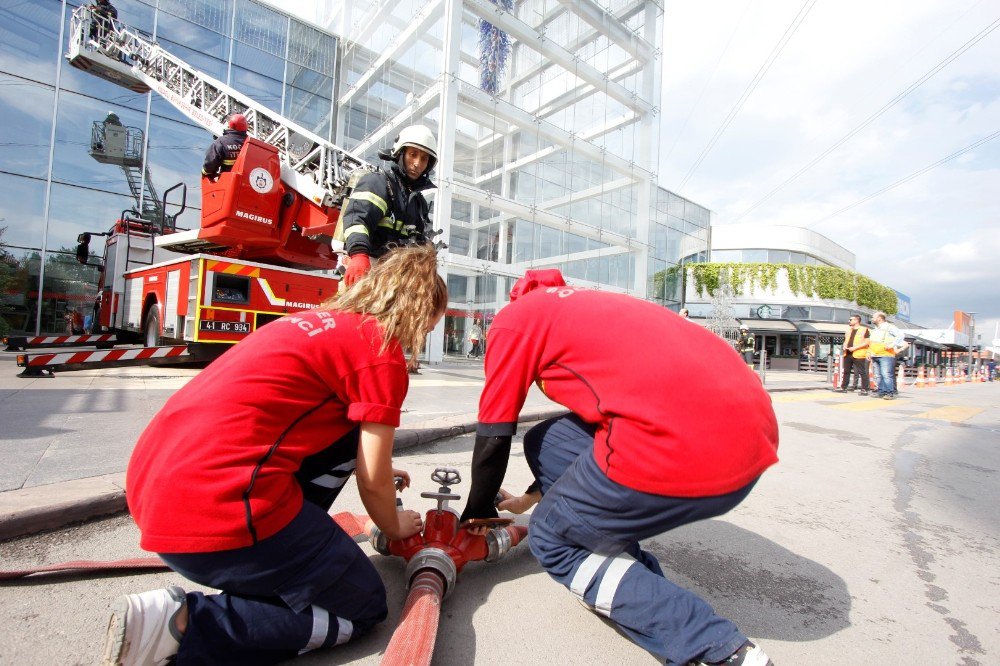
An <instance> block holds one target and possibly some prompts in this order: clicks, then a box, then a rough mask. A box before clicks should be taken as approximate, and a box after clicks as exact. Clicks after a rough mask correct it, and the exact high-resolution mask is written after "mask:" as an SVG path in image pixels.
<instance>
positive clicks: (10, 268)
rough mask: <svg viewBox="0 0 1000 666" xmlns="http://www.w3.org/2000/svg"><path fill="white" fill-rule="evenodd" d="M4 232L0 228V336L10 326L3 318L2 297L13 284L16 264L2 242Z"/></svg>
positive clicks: (5, 229) (7, 331) (4, 307)
mask: <svg viewBox="0 0 1000 666" xmlns="http://www.w3.org/2000/svg"><path fill="white" fill-rule="evenodd" d="M6 231H7V227H0V335H7V333H9V332H10V324H9V323H7V320H6V319H4V316H3V315H4V312H5V310H6V307H7V306H6V303H5V302H4V295H5V294H6V293H7V290H8V289H9V288H10V286H11V284H13V282H14V271H15V269H16V267H17V262H16V261H15V260H14V257H12V256H11V255H10V254H8V252H7V246H6V245H5V244H4V242H3V235H4V233H5V232H6Z"/></svg>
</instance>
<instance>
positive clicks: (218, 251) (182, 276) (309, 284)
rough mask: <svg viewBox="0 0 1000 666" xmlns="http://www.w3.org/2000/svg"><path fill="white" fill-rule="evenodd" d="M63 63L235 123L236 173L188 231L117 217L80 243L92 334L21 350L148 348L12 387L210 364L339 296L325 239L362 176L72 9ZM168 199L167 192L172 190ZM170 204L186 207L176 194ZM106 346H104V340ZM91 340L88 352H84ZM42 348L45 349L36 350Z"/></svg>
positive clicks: (200, 76)
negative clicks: (72, 376)
mask: <svg viewBox="0 0 1000 666" xmlns="http://www.w3.org/2000/svg"><path fill="white" fill-rule="evenodd" d="M66 58H67V59H68V60H69V62H70V64H71V65H72V66H74V67H76V68H78V69H81V70H84V71H86V72H88V73H90V74H93V75H95V76H99V77H101V78H103V79H106V80H108V81H111V82H113V83H116V84H118V85H121V86H123V87H125V88H128V89H129V90H132V91H134V92H139V93H145V92H148V91H154V92H156V93H157V94H159V95H161V96H162V97H163V98H165V99H166V100H167V101H169V102H170V103H171V104H173V105H174V106H175V107H176V108H177V109H178V110H180V111H181V112H182V113H183V114H184V115H185V116H187V117H188V118H190V119H191V120H192V121H193V122H195V123H197V124H198V125H200V126H201V127H203V128H205V129H206V130H208V131H209V132H211V133H212V134H214V135H220V134H221V133H222V130H223V128H224V122H225V119H226V118H227V117H229V116H230V115H231V114H233V113H241V114H243V115H244V117H245V118H246V120H247V125H248V131H247V139H246V142H245V143H244V145H243V148H242V150H241V152H240V155H239V157H238V159H237V160H236V163H235V165H234V166H233V169H232V170H231V171H229V172H226V173H222V174H220V175H219V177H218V178H217V179H216V180H214V181H213V180H210V179H208V178H202V201H201V203H202V207H201V221H200V226H199V228H197V229H190V230H182V229H178V228H177V227H176V218H177V216H178V215H179V212H178V213H176V214H174V215H173V216H168V215H167V214H166V209H167V198H166V197H167V194H166V193H165V194H164V199H163V201H162V203H161V205H158V206H155V207H153V208H154V209H155V210H157V211H159V219H156V216H151V215H148V214H140V213H138V212H136V211H133V212H131V213H129V212H125V213H123V214H122V216H121V218H120V219H118V220H116V221H115V223H114V224H113V225H112V227H111V228H110V229H109V230H108V231H107V232H102V233H99V234H98V233H94V234H91V233H87V234H81V236H80V238H79V239H78V240H79V242H80V245H79V246H78V248H77V259H78V260H79V261H81V262H83V263H87V262H88V261H90V259H91V249H90V242H91V240H92V238H93V236H102V237H104V251H103V259H102V260H101V261H100V262H99V263H97V264H91V265H95V266H97V267H98V268H99V269H100V275H101V280H100V284H99V287H98V296H97V302H96V303H95V306H94V308H95V312H94V314H95V317H94V321H95V326H94V328H95V331H94V334H93V335H84V336H70V337H68V338H60V339H56V341H55V342H53V338H47V339H36V340H31V339H29V340H23V341H19V344H21V346H22V348H27V347H33V346H58V345H68V344H73V345H80V344H95V345H99V346H104V347H107V346H108V345H109V344H110V342H109V340H110V341H111V342H115V343H133V344H134V343H141V344H143V345H144V346H145V347H147V348H148V349H147V350H145V351H133V353H125V352H124V351H122V353H120V354H117V355H116V354H115V353H114V351H115V350H106V349H105V350H103V351H92V352H66V353H64V354H44V355H37V356H34V357H32V356H31V355H24V356H22V357H19V358H18V365H21V366H22V367H24V368H25V371H24V372H22V375H23V376H39V375H40V374H44V373H48V374H51V372H53V371H55V370H72V369H82V368H87V367H95V366H94V365H91V364H92V363H93V364H100V365H101V366H102V367H107V366H110V365H134V364H151V363H167V362H178V361H190V360H192V359H196V360H210V359H211V358H214V357H215V356H218V355H219V354H220V353H221V352H222V351H224V350H225V349H226V348H228V347H229V346H230V345H232V344H234V343H236V342H238V341H240V340H241V339H243V338H244V337H246V336H247V335H248V334H250V333H252V332H253V331H254V330H256V329H257V328H259V327H260V326H263V325H264V324H266V323H268V322H270V321H272V320H274V319H277V318H279V317H281V316H284V315H285V314H288V313H293V312H296V311H300V310H305V309H310V308H315V307H318V306H319V304H320V303H321V302H322V301H324V300H325V299H327V298H329V297H330V296H332V295H334V294H336V292H337V287H338V284H339V283H338V279H339V275H338V274H337V270H336V269H337V267H338V255H337V254H336V253H335V252H334V250H333V249H332V247H331V242H330V241H331V238H332V237H333V235H334V231H335V229H336V226H337V222H338V220H339V216H340V207H341V204H342V203H343V201H344V199H345V197H346V196H347V195H348V194H349V184H350V183H352V182H356V178H354V179H352V176H356V175H357V174H360V173H363V172H364V171H365V170H371V169H372V167H371V165H369V164H367V163H365V162H364V161H363V160H361V159H360V158H358V157H356V156H354V155H352V154H350V153H348V152H347V151H345V150H342V149H341V148H338V147H337V146H335V145H334V144H332V143H330V142H329V141H327V140H325V139H323V138H321V137H319V136H318V135H316V134H314V133H312V132H310V131H308V130H306V129H304V128H302V127H300V126H298V125H296V124H295V123H293V122H291V121H290V120H288V119H287V118H284V117H282V116H280V115H279V114H276V113H274V112H273V111H271V110H269V109H267V108H265V107H263V106H261V105H259V104H257V103H256V102H254V101H253V100H251V99H250V98H248V97H246V96H244V95H242V94H240V93H239V92H237V91H235V90H233V89H232V88H230V87H229V86H227V85H225V84H224V83H222V82H220V81H217V80H215V79H213V78H212V77H209V76H207V75H206V74H204V73H203V72H200V71H198V70H197V69H195V68H193V67H191V66H190V65H188V64H187V63H185V62H184V61H182V60H180V59H179V58H177V57H176V56H174V55H172V54H171V53H169V52H168V51H166V50H165V49H163V48H162V47H161V46H160V45H159V44H157V43H156V42H155V41H153V40H152V39H151V38H150V37H149V36H148V35H145V34H144V33H142V32H140V31H138V30H136V29H134V28H132V27H130V26H128V25H126V24H124V23H121V22H119V21H115V20H110V19H106V18H104V17H102V16H99V15H95V14H94V13H93V12H92V11H91V9H90V8H88V7H80V8H78V9H76V10H75V11H74V13H73V17H72V20H71V23H70V37H69V48H68V52H67V54H66ZM171 189H174V188H171ZM183 197H184V199H183V200H182V202H181V204H180V206H181V210H183V209H184V207H185V206H186V187H185V188H184V191H183ZM109 336H114V337H113V338H111V337H109ZM91 339H93V340H91ZM46 340H47V341H48V342H46Z"/></svg>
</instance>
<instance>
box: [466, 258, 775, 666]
mask: <svg viewBox="0 0 1000 666" xmlns="http://www.w3.org/2000/svg"><path fill="white" fill-rule="evenodd" d="M510 297H511V302H510V304H509V305H507V306H505V307H504V308H503V309H502V310H500V312H499V313H497V315H496V318H495V319H494V320H493V322H492V323H491V325H490V332H489V338H488V345H487V352H486V363H485V372H486V383H485V386H484V387H483V393H482V396H481V397H480V402H479V425H478V427H477V430H476V443H475V449H474V452H473V458H472V486H471V488H470V490H469V500H468V504H467V505H466V507H465V511H464V512H463V514H462V519H463V520H465V519H469V518H491V517H495V516H497V511H496V508H495V507H494V499H495V497H496V495H497V492H498V491H499V490H500V486H501V483H502V481H503V477H504V474H505V472H506V469H507V462H508V459H509V456H510V448H511V439H512V436H513V434H514V433H515V431H516V427H517V421H518V414H519V413H520V411H521V408H522V407H523V405H524V401H525V398H526V396H527V394H528V391H529V390H530V388H531V386H532V385H535V384H537V385H538V386H539V387H540V388H541V390H542V391H543V392H544V393H545V395H547V396H548V397H549V398H550V399H552V400H554V401H555V402H557V403H559V404H561V405H563V406H565V407H567V408H568V409H569V410H570V412H571V413H570V414H569V415H566V416H560V417H556V418H554V419H550V420H548V421H544V422H543V423H540V424H539V425H537V426H535V427H533V428H532V429H531V430H530V431H528V433H527V434H526V435H525V438H524V453H525V457H526V459H527V462H528V466H529V467H530V468H531V471H532V474H533V475H534V477H535V481H534V483H533V484H532V485H531V487H529V488H528V490H527V491H526V492H525V493H524V494H523V495H521V496H518V497H514V496H512V495H511V494H510V493H509V492H507V491H503V492H502V493H501V495H502V496H503V498H504V499H503V501H502V502H500V504H499V508H500V509H503V510H515V511H518V512H520V511H524V510H526V509H527V508H529V507H530V506H532V504H534V503H535V502H536V501H537V502H539V503H538V506H537V507H536V508H535V510H534V512H533V515H532V517H531V525H530V529H529V531H528V541H529V545H530V548H531V552H532V553H533V554H534V555H535V557H536V558H538V561H539V563H540V564H541V565H542V567H543V568H544V569H545V570H546V571H547V572H548V573H549V575H550V576H552V578H554V579H555V580H556V581H557V582H559V583H561V584H562V585H565V586H566V587H567V588H569V590H570V591H571V592H572V593H573V594H574V596H576V598H577V599H578V600H579V601H581V602H582V603H583V604H584V605H585V606H586V607H587V608H589V609H591V610H593V611H594V612H596V613H598V614H600V615H602V616H604V617H607V618H609V619H610V620H611V622H614V623H615V625H616V626H617V627H618V629H620V630H621V631H622V632H623V633H625V635H626V636H628V637H629V638H630V639H632V640H633V641H635V642H636V643H637V644H639V645H640V646H641V647H643V648H644V649H646V650H648V651H649V652H651V653H652V654H653V655H655V656H656V658H657V659H658V660H660V661H661V662H663V661H666V662H667V663H668V664H685V665H686V664H688V663H689V662H695V663H698V664H719V663H726V664H734V665H735V664H740V665H743V666H751V665H753V666H764V665H766V664H770V661H769V660H768V658H767V655H765V654H764V652H763V650H761V648H760V647H758V646H756V645H754V644H753V643H752V642H751V641H750V640H749V639H748V638H747V637H746V636H745V635H744V634H743V633H741V632H740V630H739V629H738V628H737V627H736V625H735V624H734V623H733V622H731V621H730V620H728V619H726V618H723V617H721V616H719V615H716V614H715V611H714V610H713V609H712V608H711V607H710V606H709V605H708V604H707V603H706V602H705V601H704V600H703V599H701V598H700V597H699V596H697V595H696V594H694V593H693V592H691V591H689V590H686V589H684V588H682V587H680V586H678V585H676V584H675V583H673V582H671V581H669V580H667V578H666V577H665V575H664V572H663V570H662V568H661V567H660V564H659V562H657V560H656V558H655V557H653V556H652V555H651V554H650V553H648V552H646V551H644V550H642V548H641V547H640V546H639V542H640V541H641V540H642V539H648V538H650V537H653V536H656V535H658V534H662V533H664V532H667V531H669V530H672V529H674V528H676V527H679V526H681V525H684V524H687V523H691V522H694V521H697V520H702V519H707V518H712V517H715V516H719V515H722V514H724V513H726V512H727V511H729V510H730V509H732V508H733V507H735V506H736V505H738V504H739V503H740V502H741V501H742V500H743V499H744V498H745V497H746V496H747V495H748V494H749V492H750V490H751V489H752V488H753V486H754V484H755V483H756V482H757V479H758V478H759V477H760V475H761V473H763V471H764V470H765V469H767V468H768V467H770V466H771V465H773V464H774V463H775V462H777V446H778V428H777V423H776V421H775V417H774V411H773V410H772V409H771V401H770V399H769V397H768V395H767V393H766V392H765V391H764V389H763V387H762V386H761V383H760V381H759V380H758V379H757V377H756V375H754V373H752V372H748V371H747V368H746V365H744V364H743V362H742V361H741V359H740V357H739V355H737V354H736V353H734V351H733V349H732V347H731V346H729V344H728V343H726V342H725V341H724V340H723V339H722V338H720V337H718V336H716V335H715V334H713V333H712V332H710V331H708V330H707V329H704V328H702V327H700V326H691V325H689V324H688V323H686V322H684V321H683V320H682V319H681V318H679V317H677V316H675V315H674V314H672V313H670V312H669V311H668V310H666V309H664V308H662V307H660V306H657V305H655V304H653V303H650V302H648V301H643V300H640V299H637V298H633V297H631V296H626V295H623V294H613V293H608V292H601V291H594V290H588V289H576V288H572V287H568V286H566V283H565V282H564V280H563V278H562V275H561V274H560V272H559V271H558V270H554V269H550V270H540V271H528V272H527V273H526V274H525V276H524V278H522V279H521V280H519V281H518V282H517V283H515V285H514V288H513V290H512V291H511V294H510ZM595 321H597V322H600V326H594V325H593V323H594V322H595ZM609 340H613V341H614V344H608V341H609ZM648 340H656V341H657V346H658V349H659V350H660V351H659V353H657V354H650V353H649V344H648ZM720 405H725V407H726V418H718V414H719V411H718V410H719V408H720ZM539 500H540V501H539Z"/></svg>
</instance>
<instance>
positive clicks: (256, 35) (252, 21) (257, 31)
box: [235, 0, 288, 58]
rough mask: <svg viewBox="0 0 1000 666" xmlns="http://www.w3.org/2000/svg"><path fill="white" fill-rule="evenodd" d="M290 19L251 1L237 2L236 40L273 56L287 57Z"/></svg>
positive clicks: (241, 0)
mask: <svg viewBox="0 0 1000 666" xmlns="http://www.w3.org/2000/svg"><path fill="white" fill-rule="evenodd" d="M287 33H288V18H287V17H286V16H283V15H281V14H279V13H278V12H276V11H274V10H273V9H270V8H268V7H264V6H263V5H259V4H257V3H256V2H250V1H249V0H236V35H235V37H236V39H237V40H239V41H241V42H243V43H244V44H249V45H250V46H253V47H254V48H257V49H260V50H261V51H266V52H267V53H270V54H272V55H276V56H280V57H282V58H284V57H285V44H286V35H287Z"/></svg>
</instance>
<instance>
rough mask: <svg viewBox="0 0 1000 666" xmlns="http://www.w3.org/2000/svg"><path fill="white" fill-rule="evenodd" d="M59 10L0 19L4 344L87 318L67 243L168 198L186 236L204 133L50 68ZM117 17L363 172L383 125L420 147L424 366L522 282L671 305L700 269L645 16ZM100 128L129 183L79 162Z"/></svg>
mask: <svg viewBox="0 0 1000 666" xmlns="http://www.w3.org/2000/svg"><path fill="white" fill-rule="evenodd" d="M276 4H277V3H276ZM76 6H77V4H75V3H69V2H60V1H59V0H32V1H31V2H26V3H13V4H11V3H7V4H4V5H3V6H2V7H0V19H2V22H0V112H2V113H3V117H4V119H5V121H4V123H3V124H2V125H0V141H2V142H3V144H4V147H5V149H6V150H4V151H3V153H2V154H0V195H2V196H0V228H4V227H5V228H6V231H5V232H4V234H3V236H2V237H0V242H2V243H3V244H4V245H5V249H4V250H3V255H2V258H3V261H0V271H2V273H0V277H2V278H3V285H2V290H0V296H2V304H3V312H4V317H5V318H6V319H7V321H8V322H9V324H10V325H11V327H12V328H13V330H14V331H16V332H25V333H36V332H40V333H46V332H62V331H64V330H65V328H66V325H65V316H66V314H67V313H68V312H69V310H70V309H83V310H84V311H86V308H87V307H88V306H89V305H90V304H91V303H92V301H93V297H94V294H95V291H96V279H97V276H96V274H95V270H96V269H94V268H93V267H88V266H81V265H80V264H78V263H77V262H76V259H75V256H74V248H75V245H76V238H77V236H78V234H80V233H82V232H85V231H89V232H95V231H103V230H105V229H107V228H109V227H110V226H111V225H112V224H113V223H114V221H115V220H116V219H118V218H119V217H120V216H121V214H122V211H124V210H126V209H131V208H137V209H139V210H146V209H147V208H148V207H149V202H150V200H153V201H155V200H158V199H159V198H160V197H162V195H163V192H165V191H166V190H167V189H168V188H170V187H172V186H174V185H175V184H177V183H185V184H186V185H187V202H188V210H187V211H186V212H184V213H183V215H182V216H181V217H180V218H179V219H178V225H179V226H180V227H186V228H192V227H195V226H196V225H197V224H198V217H199V211H198V206H199V204H200V199H201V196H200V189H199V188H200V177H199V173H200V168H201V162H202V160H203V157H204V151H205V148H206V147H207V145H208V143H209V142H210V140H211V136H210V135H209V134H208V133H207V132H205V131H204V130H203V129H201V128H200V127H198V126H195V125H193V124H192V123H191V122H190V121H189V120H187V119H186V118H185V117H184V116H182V115H181V114H180V112H178V111H177V110H176V109H174V107H173V106H171V105H170V104H169V103H168V102H166V101H165V100H164V99H162V98H160V97H159V96H157V95H156V94H155V93H152V94H149V95H142V94H136V93H133V92H130V91H129V90H127V89H125V88H121V87H118V86H116V85H114V84H112V83H109V82H107V81H104V80H102V79H99V78H97V77H94V76H90V75H88V74H86V73H84V72H81V71H78V70H76V69H74V68H72V67H70V66H69V65H68V63H67V62H66V61H65V59H64V58H63V54H64V52H65V50H66V32H67V30H68V25H69V19H70V15H71V14H72V12H73V10H74V9H75V7H76ZM115 6H116V7H117V8H118V12H119V18H120V20H121V21H123V22H125V23H127V24H129V25H132V26H134V27H136V28H138V29H140V30H142V31H145V32H147V33H148V34H150V35H151V36H152V37H153V38H154V39H155V40H156V41H158V42H159V43H160V44H162V45H163V46H164V47H165V48H166V49H167V50H169V51H170V52H172V53H174V54H175V55H177V56H178V57H180V58H181V59H183V60H185V61H187V62H188V63H189V64H191V65H192V66H194V67H196V68H198V69H200V70H202V71H204V72H205V73H207V74H208V75H210V76H212V77H214V78H216V79H219V80H220V81H222V82H223V83H227V84H229V85H230V86H232V87H233V88H235V89H236V90H237V91H239V92H241V93H243V94H245V95H247V96H248V97H250V98H252V99H254V100H255V101H256V102H258V103H260V104H262V105H264V106H267V107H269V108H271V109H273V110H275V111H277V112H279V113H281V114H282V115H284V116H286V117H288V118H289V119H291V120H292V121H294V122H296V123H298V124H299V125H302V126H303V127H305V128H307V129H309V130H311V131H313V132H315V133H317V134H319V135H320V136H323V137H326V138H329V139H330V140H332V141H333V142H334V143H336V144H337V145H339V146H341V147H343V148H345V149H347V150H349V151H351V152H353V153H355V154H357V155H359V156H360V157H363V158H365V159H367V160H368V161H370V162H372V163H377V162H378V157H377V152H378V151H379V150H380V149H382V148H385V147H387V146H389V145H391V143H392V140H393V138H394V137H395V136H396V134H397V133H398V132H399V130H400V129H401V128H402V127H405V126H407V125H410V124H414V123H421V124H425V125H427V126H428V127H430V128H431V129H432V130H433V131H434V133H435V134H436V135H437V136H438V141H439V148H438V156H439V160H438V163H437V166H436V169H435V174H434V180H435V182H436V183H437V184H438V188H437V190H436V191H435V192H434V194H433V195H432V196H431V197H429V198H430V199H431V202H432V217H433V218H434V221H435V227H436V228H438V229H441V230H442V231H443V235H442V236H441V238H442V239H443V240H444V241H445V242H446V243H447V245H448V247H447V249H446V250H445V251H444V252H442V259H443V261H442V270H443V272H444V273H445V274H446V279H447V284H448V288H449V292H450V294H451V303H450V307H449V310H448V316H447V317H446V319H445V320H444V322H443V323H442V324H441V325H440V326H439V327H438V329H437V330H436V331H434V333H433V334H432V335H431V337H430V340H429V344H428V348H427V355H428V358H429V360H430V361H432V362H433V361H437V360H439V359H441V358H442V356H443V355H444V354H464V353H465V352H466V351H467V350H468V347H469V341H468V331H469V329H470V327H471V326H472V324H473V322H474V321H477V320H478V321H480V322H481V324H482V325H483V328H484V329H487V328H488V327H489V324H490V321H491V319H492V316H493V314H494V313H495V312H496V311H497V310H498V309H499V308H500V307H502V306H503V304H505V303H506V302H507V293H508V292H509V290H510V287H511V285H512V283H513V281H514V280H515V279H516V278H517V277H519V276H520V275H522V274H523V273H524V271H525V270H527V269H530V268H548V267H556V268H559V269H560V270H562V271H563V273H564V274H565V275H566V277H567V278H568V279H569V280H571V281H572V282H573V283H574V284H578V285H583V286H590V287H594V288H598V289H604V290H608V291H617V292H623V293H629V294H633V295H635V296H637V297H640V298H644V299H649V300H653V301H656V302H659V303H661V304H662V305H664V306H665V307H669V308H673V309H677V308H679V307H680V299H681V293H680V292H681V289H680V285H679V284H677V281H676V280H670V279H667V278H666V276H667V275H668V274H670V273H671V271H670V269H672V268H675V267H676V266H677V265H678V264H680V263H688V262H691V261H705V260H707V256H708V248H709V227H710V213H709V211H708V210H707V209H706V208H704V207H702V206H699V205H697V204H695V203H693V202H691V201H688V200H686V199H684V198H683V197H680V196H678V195H676V194H674V193H672V192H669V191H667V190H666V189H664V188H663V187H661V186H659V185H658V184H657V175H656V165H657V164H658V161H659V150H660V144H661V137H660V114H659V113H658V108H657V107H658V105H659V103H660V102H659V100H660V78H661V55H660V52H659V49H658V48H657V45H658V44H659V41H660V39H661V34H662V26H663V7H662V3H660V2H658V1H657V0H653V1H640V2H630V1H626V0H581V1H579V2H572V3H570V2H561V1H558V0H523V1H520V2H517V3H514V2H512V0H429V1H428V0H419V1H418V0H402V1H397V2H383V1H381V0H358V1H356V2H332V1H331V2H317V3H315V6H314V8H313V9H314V11H315V14H314V15H313V16H311V17H308V18H311V19H314V22H310V23H305V22H303V21H300V20H299V19H296V18H293V17H290V16H289V15H287V14H284V13H282V12H281V11H279V10H276V9H275V8H274V7H272V6H269V5H266V4H263V2H262V1H260V0H218V1H214V0H213V1H212V2H209V1H208V0H118V1H116V2H115ZM335 35H336V36H335ZM112 111H113V112H114V113H115V114H117V116H118V117H119V118H120V119H121V121H122V123H123V124H124V125H125V126H127V127H128V128H130V132H132V130H134V131H135V136H137V137H138V140H137V141H138V143H137V144H136V150H137V158H138V164H137V165H136V166H135V167H133V168H132V169H131V172H130V170H129V169H126V168H124V167H122V166H120V165H118V166H116V165H113V164H108V163H106V162H101V161H99V160H98V159H95V156H94V146H93V145H92V136H93V134H92V132H93V131H94V124H95V123H96V122H100V121H103V120H104V119H105V117H106V116H107V114H108V113H109V112H112ZM130 136H131V134H130ZM176 192H177V191H175V193H176ZM172 197H174V198H172V199H171V200H170V201H171V202H174V203H176V202H175V198H176V194H174V195H172ZM168 208H169V209H170V210H171V211H173V210H176V208H175V207H173V208H172V207H171V205H170V202H168ZM673 273H676V271H673ZM40 283H41V289H40V288H39V284H40Z"/></svg>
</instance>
